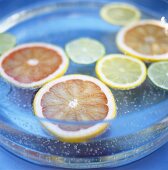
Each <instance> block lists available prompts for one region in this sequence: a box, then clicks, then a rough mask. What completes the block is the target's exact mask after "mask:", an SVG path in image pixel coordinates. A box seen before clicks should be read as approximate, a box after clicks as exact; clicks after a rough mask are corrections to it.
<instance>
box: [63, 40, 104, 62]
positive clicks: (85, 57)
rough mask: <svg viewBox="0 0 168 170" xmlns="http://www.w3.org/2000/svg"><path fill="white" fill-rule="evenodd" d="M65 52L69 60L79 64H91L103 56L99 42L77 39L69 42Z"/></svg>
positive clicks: (101, 45) (102, 47)
mask: <svg viewBox="0 0 168 170" xmlns="http://www.w3.org/2000/svg"><path fill="white" fill-rule="evenodd" d="M65 50H66V52H67V54H68V56H69V57H70V59H71V60H72V61H73V62H75V63H79V64H91V63H94V62H95V61H97V60H98V59H99V58H101V57H103V56H104V55H105V48H104V46H103V44H101V43H100V42H99V41H97V40H94V39H91V38H79V39H76V40H73V41H71V42H69V43H68V44H67V45H66V47H65Z"/></svg>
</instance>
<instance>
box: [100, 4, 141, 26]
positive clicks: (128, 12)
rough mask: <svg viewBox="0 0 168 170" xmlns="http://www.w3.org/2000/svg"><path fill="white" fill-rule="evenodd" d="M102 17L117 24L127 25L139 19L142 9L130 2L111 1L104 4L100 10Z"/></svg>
mask: <svg viewBox="0 0 168 170" xmlns="http://www.w3.org/2000/svg"><path fill="white" fill-rule="evenodd" d="M100 15H101V17H102V18H103V19H104V20H105V21H107V22H109V23H111V24H115V25H127V24H129V23H132V22H135V21H137V20H139V18H140V16H141V14H140V11H139V10H138V9H137V8H136V7H134V6H133V5H130V4H125V3H111V4H107V5H105V6H103V8H102V9H101V11H100Z"/></svg>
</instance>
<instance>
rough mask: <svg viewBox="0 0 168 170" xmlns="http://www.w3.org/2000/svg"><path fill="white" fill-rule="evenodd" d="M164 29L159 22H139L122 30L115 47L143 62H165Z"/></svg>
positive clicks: (167, 52)
mask: <svg viewBox="0 0 168 170" xmlns="http://www.w3.org/2000/svg"><path fill="white" fill-rule="evenodd" d="M165 29H166V28H165V26H164V25H163V24H162V23H161V22H160V21H156V20H146V21H141V22H138V23H136V24H134V25H131V26H128V27H126V28H124V29H122V30H121V31H120V32H119V33H118V36H117V45H118V47H119V49H120V50H121V51H123V52H124V53H126V54H130V55H131V56H134V57H138V58H140V59H142V60H145V61H157V60H167V59H168V48H167V44H168V35H167V34H166V33H165Z"/></svg>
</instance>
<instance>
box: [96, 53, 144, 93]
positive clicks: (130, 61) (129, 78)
mask: <svg viewBox="0 0 168 170" xmlns="http://www.w3.org/2000/svg"><path fill="white" fill-rule="evenodd" d="M96 74H97V76H98V77H99V78H100V80H102V81H103V82H104V83H105V84H107V85H109V86H110V87H112V88H115V89H120V90H128V89H133V88H135V87H137V86H139V85H141V84H142V83H143V82H144V80H145V79H146V66H145V64H144V63H143V62H142V61H140V60H138V59H135V58H132V57H128V56H125V55H120V54H113V55H108V56H105V57H104V58H102V59H100V60H99V61H98V62H97V64H96Z"/></svg>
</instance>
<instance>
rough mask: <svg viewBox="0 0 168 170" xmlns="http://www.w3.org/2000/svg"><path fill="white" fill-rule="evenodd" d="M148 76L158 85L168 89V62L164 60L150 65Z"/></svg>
mask: <svg viewBox="0 0 168 170" xmlns="http://www.w3.org/2000/svg"><path fill="white" fill-rule="evenodd" d="M148 77H149V78H150V80H151V81H152V82H153V83H154V84H155V85H156V86H158V87H160V88H162V89H165V90H168V62H166V61H165V62H163V61H162V62H158V63H153V64H152V65H150V66H149V68H148Z"/></svg>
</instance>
